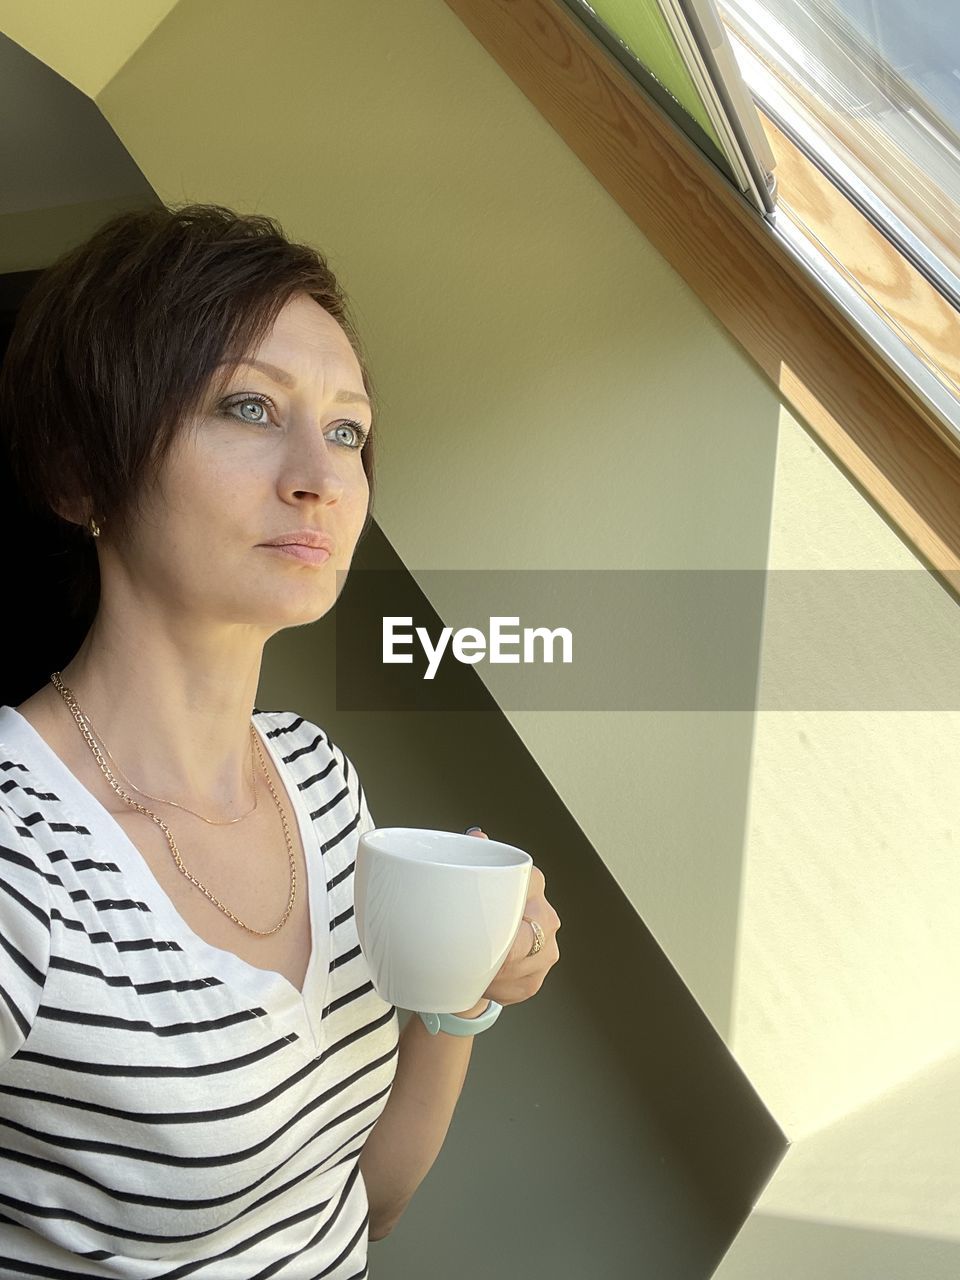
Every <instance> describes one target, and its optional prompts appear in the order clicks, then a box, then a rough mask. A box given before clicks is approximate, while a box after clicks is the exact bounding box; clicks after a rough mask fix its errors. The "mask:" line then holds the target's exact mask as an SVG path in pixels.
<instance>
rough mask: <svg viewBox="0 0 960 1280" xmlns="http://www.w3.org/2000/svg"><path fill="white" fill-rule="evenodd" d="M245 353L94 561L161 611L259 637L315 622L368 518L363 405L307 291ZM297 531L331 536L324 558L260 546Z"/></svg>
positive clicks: (347, 363) (367, 418)
mask: <svg viewBox="0 0 960 1280" xmlns="http://www.w3.org/2000/svg"><path fill="white" fill-rule="evenodd" d="M244 359H245V363H242V364H240V365H239V366H238V367H237V369H236V370H235V371H234V372H233V374H232V375H231V377H230V381H229V382H228V383H227V384H226V385H225V387H224V389H223V392H222V394H216V393H215V392H214V391H213V390H212V389H211V390H210V391H209V392H208V394H207V396H206V397H205V399H204V401H203V404H202V408H201V410H200V411H199V413H198V414H197V416H196V418H195V419H194V420H193V421H192V422H191V423H189V424H188V425H187V427H186V429H184V430H183V431H182V432H181V434H180V436H179V437H178V439H177V441H176V443H175V444H174V446H173V448H172V449H171V451H170V453H169V454H168V455H167V458H166V459H165V461H164V464H163V470H162V472H161V475H160V480H159V485H158V486H156V487H155V488H154V489H153V490H152V491H151V493H150V494H149V495H148V498H147V500H146V502H145V503H144V507H143V518H142V519H141V520H140V521H139V522H138V524H137V528H136V534H135V537H134V539H133V540H132V542H131V543H129V544H126V545H123V546H120V547H115V546H113V545H112V544H110V543H109V540H108V539H106V540H105V541H104V544H103V546H102V547H101V556H102V557H103V562H104V564H103V570H104V574H105V576H106V574H107V573H109V572H110V564H109V561H111V560H114V559H116V561H117V562H118V563H119V566H121V567H122V572H123V574H124V576H125V577H127V578H128V580H129V582H130V584H131V586H132V589H133V592H134V594H135V596H137V597H143V596H146V597H150V596H159V597H160V604H161V606H162V607H163V609H164V613H165V614H166V612H167V610H168V609H169V610H172V612H173V614H174V615H175V616H180V617H183V616H192V617H196V618H197V619H198V620H208V621H210V622H213V623H239V624H247V625H249V626H251V627H253V628H255V629H256V630H257V631H258V632H262V631H266V632H268V633H269V634H272V633H273V632H275V631H278V630H281V629H282V628H284V627H289V626H297V625H302V624H304V623H308V622H312V621H315V620H316V619H317V618H319V617H322V616H323V615H324V614H325V613H326V612H327V611H328V610H329V609H330V608H331V607H332V606H333V604H334V603H335V601H336V598H337V595H338V594H339V591H340V589H342V586H343V583H344V580H345V574H346V571H347V569H348V568H349V566H350V562H351V559H352V557H353V552H354V548H355V547H356V544H357V539H358V538H359V536H360V532H361V530H362V529H363V525H364V521H365V519H366V515H367V504H368V500H369V485H368V482H367V477H366V474H365V472H364V469H363V463H362V461H361V456H360V447H359V446H360V445H361V444H362V442H363V440H364V438H365V436H366V434H367V433H368V432H369V430H370V426H371V410H370V406H369V404H368V403H367V398H366V394H365V392H364V389H363V377H362V373H361V369H360V364H359V362H358V360H357V357H356V355H355V354H354V351H353V348H352V347H351V345H350V342H349V340H348V339H347V336H346V334H345V333H344V331H343V329H341V327H340V325H339V324H338V323H337V321H336V320H335V319H334V318H333V317H332V316H331V315H330V314H329V312H327V311H325V310H324V309H323V308H322V307H321V306H320V305H319V303H317V302H315V301H314V300H313V299H312V298H311V297H309V296H308V295H307V294H299V295H297V296H296V297H295V298H293V299H292V300H291V301H289V302H288V303H287V304H286V306H285V307H284V308H283V310H282V311H281V312H280V314H279V316H278V317H277V320H276V323H275V325H274V327H273V329H272V331H271V332H270V333H268V335H267V337H266V338H265V339H264V341H263V342H262V343H261V344H260V346H259V347H258V348H257V350H256V351H253V352H247V353H244ZM254 360H255V361H257V362H259V364H260V367H257V366H256V365H254V364H253V363H252V362H253V361H254ZM263 364H269V365H271V366H273V367H272V368H271V369H270V370H269V371H268V370H266V369H265V368H263V367H262V366H263ZM302 529H313V530H317V531H319V532H321V533H324V534H327V535H328V536H329V537H330V538H331V539H332V541H333V552H332V554H331V556H330V558H329V559H328V560H326V561H324V562H322V563H311V562H309V561H304V560H301V559H298V558H296V557H295V556H293V555H290V554H288V553H285V552H282V551H278V550H276V549H275V548H271V547H266V546H264V545H263V544H264V543H265V542H266V541H267V540H268V539H271V538H275V537H277V536H278V535H280V534H287V533H292V532H294V531H297V530H302ZM104 532H105V533H106V530H105V531H104ZM338 571H342V574H343V576H341V578H340V581H339V582H338V580H337V573H338Z"/></svg>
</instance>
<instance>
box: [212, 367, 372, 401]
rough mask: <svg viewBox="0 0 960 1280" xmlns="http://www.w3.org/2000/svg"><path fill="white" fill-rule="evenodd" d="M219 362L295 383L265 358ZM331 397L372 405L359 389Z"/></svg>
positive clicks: (338, 393)
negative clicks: (257, 370) (249, 368)
mask: <svg viewBox="0 0 960 1280" xmlns="http://www.w3.org/2000/svg"><path fill="white" fill-rule="evenodd" d="M220 363H221V364H247V365H250V367H251V368H253V369H259V370H261V372H263V373H265V374H266V375H267V377H268V378H273V380H274V382H279V383H280V384H281V386H284V387H291V388H292V387H295V386H296V385H297V380H296V378H294V377H292V376H291V375H290V374H289V373H287V371H286V369H278V368H277V366H276V365H275V364H268V363H267V361H266V360H253V359H249V358H247V357H243V358H241V359H240V360H234V359H227V360H221V361H220ZM333 398H334V401H335V402H336V403H337V404H365V405H366V406H367V408H368V409H369V408H371V407H372V406H371V404H370V401H369V400H368V399H367V397H366V396H365V395H363V394H362V393H361V392H359V391H349V390H346V389H343V388H341V390H340V391H338V392H337V394H336V395H335V396H334V397H333Z"/></svg>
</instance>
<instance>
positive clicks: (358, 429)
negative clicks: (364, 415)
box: [221, 392, 370, 450]
mask: <svg viewBox="0 0 960 1280" xmlns="http://www.w3.org/2000/svg"><path fill="white" fill-rule="evenodd" d="M245 405H258V406H259V409H260V411H261V416H260V417H255V418H251V417H248V416H247V415H246V414H243V415H242V416H241V419H240V421H242V422H249V423H250V425H251V426H254V427H260V426H266V424H267V423H268V422H269V421H270V418H269V416H268V415H267V412H266V410H267V406H268V405H269V406H270V408H271V409H272V408H273V407H274V406H273V401H272V400H271V399H270V397H269V396H265V395H260V394H259V393H258V392H250V393H248V394H246V395H242V396H237V397H236V398H235V399H233V400H225V401H224V402H223V404H222V406H221V408H224V409H226V410H227V411H228V412H229V410H231V409H236V408H239V407H241V406H245ZM229 416H230V417H234V416H235V415H234V414H232V413H229ZM345 429H346V430H352V431H353V433H354V436H355V437H356V439H355V442H354V443H349V442H348V441H346V440H342V441H341V442H340V443H341V444H343V445H344V446H345V447H346V448H347V449H357V450H359V449H362V448H363V446H364V445H365V444H366V443H367V438H368V436H369V435H370V432H369V430H367V429H365V428H364V427H362V426H361V425H360V423H359V422H354V421H353V419H352V418H347V420H346V421H345V422H338V423H337V425H336V426H335V427H334V428H333V430H334V431H341V430H345Z"/></svg>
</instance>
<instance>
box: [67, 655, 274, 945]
mask: <svg viewBox="0 0 960 1280" xmlns="http://www.w3.org/2000/svg"><path fill="white" fill-rule="evenodd" d="M50 680H51V683H52V684H53V686H54V688H55V689H56V690H57V692H58V693H59V694H60V696H61V697H62V698H63V700H64V702H66V704H67V706H68V707H69V708H70V711H71V712H72V714H73V718H74V719H75V720H76V722H77V726H78V728H79V729H80V732H81V733H82V734H83V736H84V739H85V740H86V742H87V745H88V746H89V747H90V750H91V751H92V752H93V754H94V756H95V757H96V760H97V764H99V766H100V770H101V772H102V773H103V775H104V777H105V778H106V779H107V781H108V782H109V783H110V786H111V787H112V788H113V789H114V791H116V793H117V795H118V796H120V798H121V799H122V800H123V801H124V802H125V803H126V804H129V805H131V806H132V807H133V808H134V809H136V810H138V811H139V812H140V813H144V814H146V815H147V817H148V818H152V819H153V821H154V822H155V823H156V824H157V826H158V827H160V829H161V831H162V832H163V834H164V835H165V836H166V838H167V843H168V844H169V846H170V852H171V853H172V854H173V860H174V862H175V863H176V864H177V868H178V870H179V871H182V872H183V874H184V875H185V876H186V877H187V879H188V880H189V881H190V883H191V884H193V885H196V887H197V888H198V889H199V890H200V892H201V893H203V894H204V895H205V896H206V897H207V898H209V899H210V901H211V902H212V903H213V905H214V906H215V907H217V908H219V910H220V911H222V912H223V914H224V915H225V916H227V917H229V919H231V920H232V921H233V922H234V924H237V925H239V926H240V928H241V929H246V930H247V932H248V933H255V934H256V935H257V936H258V937H261V938H266V937H269V936H270V934H272V933H276V932H277V930H278V929H282V928H283V926H284V925H285V924H286V923H287V921H288V920H289V918H290V913H291V911H292V910H293V904H294V902H296V899H297V862H296V857H295V856H294V852H293V841H292V840H291V838H290V828H289V826H288V825H287V815H286V814H285V813H284V811H283V805H282V804H281V803H280V797H279V796H278V795H277V792H276V790H275V789H274V786H273V783H272V781H271V780H270V774H269V773H268V772H267V766H266V762H265V761H264V758H263V752H262V751H261V749H260V743H259V742H258V741H257V735H256V732H255V731H254V728H253V725H252V724H251V725H250V733H251V736H252V739H253V742H254V745H255V746H256V749H257V755H258V756H259V757H260V767H261V768H262V770H263V776H264V777H265V778H266V781H267V786H268V787H269V788H270V794H271V795H272V796H273V799H274V803H275V804H276V806H277V810H278V812H279V814H280V821H281V822H282V823H283V838H284V839H285V840H286V842H287V856H288V858H289V861H290V896H289V898H288V900H287V905H286V907H285V908H284V911H283V915H282V916H281V917H280V919H279V920H278V921H277V923H276V924H275V925H274V926H273V928H272V929H254V928H253V927H252V925H249V924H246V923H244V921H243V920H241V919H240V917H239V916H237V915H235V914H234V913H233V912H232V911H231V910H230V908H229V907H226V906H224V904H223V903H222V902H221V901H220V899H219V898H217V897H216V896H215V895H214V894H212V893H211V892H210V890H209V889H208V888H207V886H206V885H205V884H202V883H201V882H200V881H199V880H198V879H197V877H196V876H195V875H192V874H191V872H189V871H188V870H187V868H186V867H185V866H184V864H183V859H182V858H181V857H180V850H179V849H178V848H177V845H176V842H175V840H174V838H173V834H172V833H171V831H170V828H169V827H168V826H167V824H166V823H165V822H164V821H163V819H162V818H161V817H159V816H158V815H157V814H155V813H154V812H153V811H152V810H150V809H148V808H147V807H146V805H142V804H140V803H139V802H138V801H137V800H134V798H133V796H130V795H128V794H127V793H126V792H125V791H124V790H123V789H122V788H121V787H120V785H119V784H118V782H117V780H116V778H115V777H114V776H113V774H112V773H111V772H110V769H109V768H108V767H107V764H106V762H105V761H104V758H103V753H102V752H101V750H100V748H99V747H98V746H97V743H96V742H95V740H94V738H93V735H92V734H91V732H90V730H89V729H88V728H87V726H86V724H85V723H84V720H85V716H84V714H83V712H82V711H81V710H80V704H79V703H78V702H77V699H76V697H75V696H74V695H73V693H72V692H71V691H70V690H69V689H68V688H67V686H66V685H65V684H64V683H63V681H62V679H61V678H60V672H59V671H54V673H53V674H52V675H51V677H50Z"/></svg>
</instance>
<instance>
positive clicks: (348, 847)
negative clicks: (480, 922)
mask: <svg viewBox="0 0 960 1280" xmlns="http://www.w3.org/2000/svg"><path fill="white" fill-rule="evenodd" d="M252 719H253V724H254V726H255V727H256V729H257V730H258V733H259V736H260V739H261V741H262V742H263V745H264V749H265V752H266V753H267V756H268V758H269V759H271V760H272V762H273V768H274V773H275V776H280V777H282V779H283V781H284V782H285V784H286V787H287V790H288V792H289V794H290V796H291V797H292V799H293V802H294V807H295V809H296V817H297V821H298V823H299V828H300V835H301V838H302V841H303V848H304V851H305V854H306V864H307V881H308V896H309V906H310V918H311V925H312V933H313V950H312V953H311V957H310V962H309V967H308V970H307V974H306V979H305V983H304V991H303V994H301V993H300V992H299V991H298V990H297V989H296V988H295V987H294V986H293V984H292V983H291V982H289V981H288V980H287V979H286V978H285V977H283V976H282V975H281V974H279V973H275V972H273V971H269V970H264V969H259V968H256V967H255V966H253V965H251V964H249V963H247V962H246V961H245V960H242V959H241V958H240V957H239V956H236V955H234V954H233V953H232V952H228V951H225V950H223V949H221V948H219V947H215V946H213V945H211V944H208V943H207V942H205V941H203V940H202V939H201V938H200V937H198V935H196V934H195V933H193V931H192V930H191V929H190V928H189V926H188V925H187V923H186V921H185V920H184V919H183V917H182V916H181V915H180V914H179V913H178V912H177V910H176V909H175V907H174V906H173V903H172V902H171V900H170V899H169V897H168V896H167V895H166V893H165V892H164V891H163V890H162V889H161V888H160V886H159V884H158V882H157V881H156V880H155V879H154V877H153V874H152V872H151V871H150V869H149V866H148V864H147V862H146V860H145V859H144V858H143V857H142V855H141V854H140V853H139V852H138V850H137V849H136V847H135V846H134V844H133V843H132V842H131V841H130V839H129V838H128V837H127V835H126V833H125V832H124V830H123V828H122V827H121V826H120V824H119V823H118V822H117V821H116V820H115V819H114V818H113V817H112V815H111V814H110V813H109V812H108V810H107V809H106V808H105V807H104V806H103V805H101V804H100V802H99V801H98V800H97V799H96V797H95V796H94V795H93V794H92V793H91V792H90V791H88V790H87V789H86V788H85V787H84V786H83V785H82V784H81V783H80V781H79V779H78V778H77V777H76V776H75V775H74V774H73V773H71V772H70V771H69V770H68V769H67V767H66V765H65V764H64V763H63V761H62V760H61V759H60V757H59V756H58V755H57V754H56V753H55V752H54V751H53V750H52V748H51V747H50V746H48V744H47V743H46V741H45V740H44V739H43V738H42V737H41V736H40V734H39V733H37V731H36V730H35V729H34V728H33V726H32V725H31V724H30V722H29V721H28V720H27V719H26V717H24V716H22V715H21V714H20V713H19V712H18V711H17V710H16V709H15V708H13V707H10V706H2V707H0V1275H2V1276H4V1277H6V1276H50V1277H76V1276H98V1277H105V1276H110V1277H137V1278H138V1280H139V1278H140V1277H143V1278H146V1277H151V1278H153V1277H164V1280H175V1278H177V1280H179V1277H187V1276H190V1277H198V1278H199V1280H209V1278H211V1277H212V1278H214V1280H231V1278H232V1277H243V1280H253V1277H264V1278H265V1277H267V1276H277V1277H278V1278H279V1280H293V1278H294V1277H296V1278H297V1280H300V1278H301V1277H302V1278H306V1277H310V1278H311V1280H319V1278H320V1277H324V1278H325V1280H361V1278H362V1277H365V1276H367V1246H368V1224H369V1206H368V1202H367V1195H366V1189H365V1187H364V1183H363V1178H362V1176H361V1174H360V1168H359V1163H358V1158H359V1155H360V1151H361V1150H362V1148H363V1144H364V1142H365V1141H366V1138H367V1136H368V1134H369V1132H370V1130H371V1128H372V1127H373V1125H374V1124H375V1122H376V1120H377V1119H378V1117H379V1116H380V1114H381V1112H382V1111H383V1108H384V1107H385V1106H386V1103H387V1098H388V1096H389V1094H390V1090H391V1088H392V1085H393V1080H394V1075H395V1071H396V1065H397V1053H398V1044H399V1026H398V1019H397V1011H396V1009H395V1007H394V1006H393V1005H392V1004H388V1003H386V1002H385V1001H384V1000H382V999H381V998H380V996H379V995H378V994H377V992H376V991H375V990H374V988H373V985H372V983H371V980H370V973H369V970H368V968H367V965H366V961H365V959H364V956H363V953H362V951H361V950H360V945H359V941H358V938H357V930H356V924H355V920H354V909H353V868H354V861H355V857H356V848H357V838H358V836H359V834H360V833H361V832H362V831H365V830H368V829H370V828H372V826H373V821H372V819H371V817H370V812H369V809H368V808H367V803H366V798H365V796H364V792H363V789H362V787H361V785H360V781H359V778H358V776H357V773H356V771H355V770H354V768H353V765H352V764H351V762H350V760H349V758H348V757H347V756H346V755H345V754H344V753H343V752H342V751H341V750H340V749H339V747H337V746H336V745H335V744H334V743H333V742H331V741H330V739H329V738H328V737H327V735H326V734H325V733H324V732H323V731H322V730H321V729H318V728H317V726H316V725H314V724H311V723H310V722H309V721H307V720H304V719H303V718H302V717H301V716H298V715H296V714H294V713H293V712H289V711H261V710H259V709H258V708H254V711H253V717H252Z"/></svg>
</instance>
